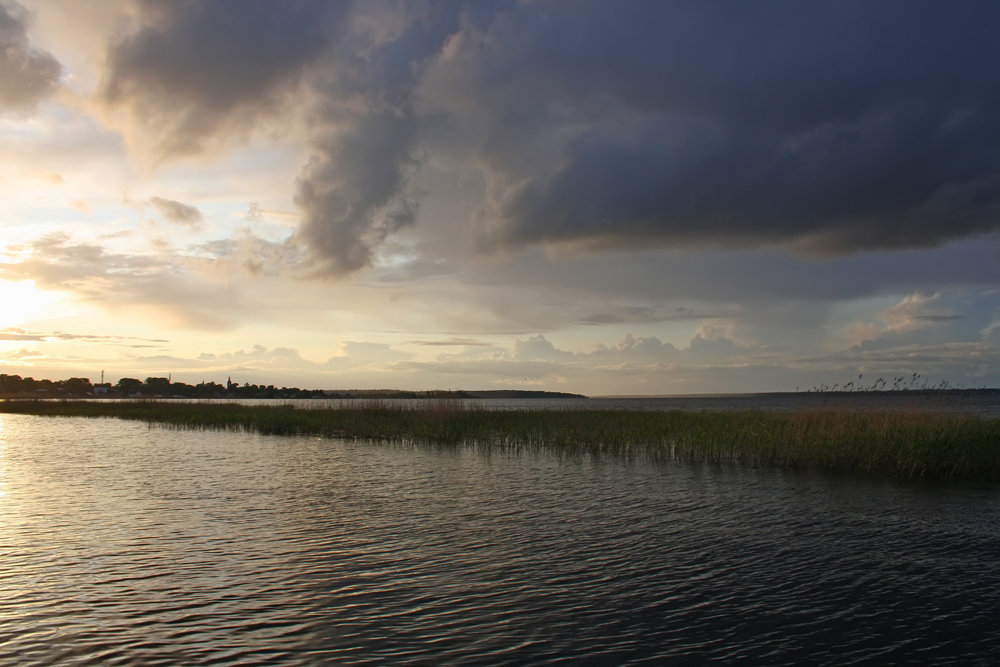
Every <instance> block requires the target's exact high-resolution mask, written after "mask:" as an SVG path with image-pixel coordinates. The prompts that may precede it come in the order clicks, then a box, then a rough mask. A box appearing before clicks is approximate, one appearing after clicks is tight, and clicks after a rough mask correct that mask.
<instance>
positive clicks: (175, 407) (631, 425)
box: [0, 401, 1000, 483]
mask: <svg viewBox="0 0 1000 667" xmlns="http://www.w3.org/2000/svg"><path fill="white" fill-rule="evenodd" d="M0 412H5V413H20V414H32V415H44V416H78V417H114V418H120V419H133V420H140V421H144V422H147V423H149V424H159V425H163V426H166V427H172V428H191V429H228V430H245V431H252V432H257V433H261V434H267V435H311V436H323V437H337V438H349V439H359V440H373V441H378V442H415V443H436V444H444V445H474V446H477V447H480V448H502V449H517V448H544V449H549V450H554V451H559V452H565V453H571V454H578V453H585V454H590V455H595V456H614V457H623V458H642V459H647V460H654V461H667V460H669V461H692V462H706V463H715V464H718V463H740V464H748V465H755V466H777V467H790V468H814V469H825V470H838V471H855V472H862V473H869V474H880V475H889V476H894V477H906V478H927V479H942V480H957V479H962V480H979V481H986V482H992V483H995V482H1000V420H995V419H979V418H975V417H964V416H955V415H943V414H932V413H919V412H917V413H914V412H889V413H858V412H843V411H836V412H835V411H802V412H798V413H770V412H679V411H665V412H639V411H626V410H619V411H616V410H608V411H604V410H528V411H512V410H490V409H483V408H478V407H471V408H470V407H465V406H463V405H462V403H461V402H460V401H442V402H437V403H433V404H431V405H429V406H426V407H420V408H415V407H391V406H386V405H385V404H384V403H378V402H373V403H372V404H371V405H369V406H365V407H344V408H340V409H295V408H292V407H290V406H244V405H234V404H219V403H214V404H192V403H169V402H153V401H145V402H144V401H138V402H124V401H105V402H97V401H5V402H0Z"/></svg>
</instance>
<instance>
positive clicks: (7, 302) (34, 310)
mask: <svg viewBox="0 0 1000 667" xmlns="http://www.w3.org/2000/svg"><path fill="white" fill-rule="evenodd" d="M58 300H59V297H58V296H57V295H54V294H52V293H51V292H45V291H43V290H39V289H37V288H36V287H35V281H33V280H19V281H16V282H14V281H9V280H0V328H6V327H13V326H16V325H18V324H24V323H26V322H27V321H29V320H31V319H33V318H36V317H39V316H40V315H43V314H44V313H45V312H46V310H47V309H49V308H50V307H51V306H52V305H53V304H54V303H55V302H56V301H58Z"/></svg>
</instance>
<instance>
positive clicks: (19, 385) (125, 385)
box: [0, 374, 328, 398]
mask: <svg viewBox="0 0 1000 667" xmlns="http://www.w3.org/2000/svg"><path fill="white" fill-rule="evenodd" d="M0 395H5V396H41V397H61V396H64V397H72V398H83V397H88V396H94V397H102V396H104V397H108V398H142V397H150V398H153V397H160V398H163V397H178V398H326V397H328V394H327V393H326V392H324V391H322V390H320V389H299V388H298V387H280V388H279V387H275V386H274V385H273V384H269V385H257V384H249V383H245V384H242V385H240V384H236V383H233V382H229V381H227V382H226V384H218V383H216V382H201V383H199V384H196V385H191V384H187V383H185V382H171V381H170V379H169V378H164V377H148V378H146V379H145V380H139V379H136V378H122V379H120V380H118V382H117V383H116V384H111V383H110V382H108V383H104V384H93V383H91V381H90V380H89V379H88V378H79V377H75V378H69V379H68V380H36V379H34V378H32V377H24V378H23V377H21V376H20V375H5V374H0Z"/></svg>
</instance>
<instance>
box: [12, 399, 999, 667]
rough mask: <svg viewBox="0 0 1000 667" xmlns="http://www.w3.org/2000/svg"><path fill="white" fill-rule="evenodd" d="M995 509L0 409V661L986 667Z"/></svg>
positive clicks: (697, 472) (898, 489)
mask: <svg viewBox="0 0 1000 667" xmlns="http://www.w3.org/2000/svg"><path fill="white" fill-rule="evenodd" d="M998 508H1000V492H997V491H996V490H991V489H975V488H958V489H956V488H950V489H946V488H935V487H927V486H920V485H914V484H898V483H887V482H878V481H872V480H863V479H850V480H845V479H840V478H837V477H832V476H822V475H816V474H799V473H793V472H787V471H768V470H751V469H740V468H712V467H710V466H680V465H677V466H673V465H666V466H663V465H661V466H652V465H640V464H634V463H633V464H625V463H615V462H608V461H591V460H588V459H586V458H581V459H578V460H565V459H558V458H555V457H551V456H548V455H546V454H544V453H539V452H520V453H517V452H510V453H507V454H497V453H495V452H494V453H493V454H491V455H489V456H486V455H483V454H481V453H477V452H476V451H474V450H458V451H455V450H451V449H435V448H419V447H379V446H375V445H367V444H364V443H344V442H339V441H335V440H317V439H315V438H266V437H262V436H256V435H251V434H233V433H186V432H178V431H167V430H160V429H156V428H153V429H150V428H147V427H146V426H143V425H138V424H130V423H122V422H97V421H87V420H74V419H43V418H38V417H29V416H20V415H0V557H2V559H3V560H2V562H3V568H0V646H2V651H0V664H4V665H6V664H10V665H14V664H17V665H24V664H38V665H44V664H67V663H69V664H102V665H105V664H107V665H117V664H136V663H141V664H152V665H156V664H180V663H183V664H195V665H197V664H246V663H264V662H266V663H275V664H321V663H345V662H350V663H359V664H364V663H381V662H393V663H403V664H406V663H418V664H428V663H434V664H439V663H440V664H470V663H471V664H523V663H525V662H535V663H537V662H552V663H557V662H570V663H572V664H578V663H581V662H584V663H597V664H643V663H663V662H686V663H699V662H704V661H708V660H723V661H727V662H728V661H747V662H753V663H762V664H779V663H780V664H787V663H789V662H794V663H802V662H806V663H831V662H836V663H838V664H840V663H844V664H850V663H854V662H894V663H899V662H911V663H920V664H924V663H927V662H932V661H950V662H961V663H963V664H989V663H990V662H991V659H992V657H993V656H995V655H997V654H998V652H1000V638H998V635H997V633H996V631H995V628H994V626H995V620H994V619H995V618H997V617H998V616H1000V614H998V612H1000V609H998V600H1000V530H998V528H1000V522H998V512H997V510H998Z"/></svg>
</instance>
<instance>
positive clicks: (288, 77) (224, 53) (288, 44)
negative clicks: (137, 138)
mask: <svg viewBox="0 0 1000 667" xmlns="http://www.w3.org/2000/svg"><path fill="white" fill-rule="evenodd" d="M133 4H134V5H135V7H136V10H137V11H136V15H137V17H138V19H137V21H138V23H137V25H136V26H135V27H134V29H133V30H132V31H130V32H127V33H126V34H123V35H122V36H120V38H119V39H118V40H117V41H116V42H115V43H113V44H112V45H111V46H110V48H109V51H108V55H107V63H106V70H105V74H104V79H103V81H102V84H101V89H100V91H99V95H98V97H99V99H100V100H101V101H102V102H103V103H105V104H107V105H109V106H112V107H118V108H124V109H126V110H127V111H128V112H129V113H130V115H131V117H132V119H133V121H134V122H135V123H136V124H138V126H139V127H140V128H142V130H143V132H144V135H143V136H144V137H145V138H146V140H147V141H148V142H149V143H150V144H151V148H152V150H153V152H154V153H156V154H157V155H158V156H161V157H170V156H174V155H183V154H193V153H198V152H201V151H202V150H204V149H205V148H206V147H207V146H209V145H211V144H212V143H213V141H214V140H216V139H218V138H219V137H220V136H225V135H228V134H231V133H234V132H236V133H240V132H246V131H247V130H249V129H251V128H253V127H254V126H255V125H256V123H257V122H258V121H259V120H260V117H261V116H262V115H269V114H273V113H276V112H278V111H279V110H280V108H279V106H280V102H281V101H282V99H283V95H284V94H286V93H288V92H289V91H290V90H292V89H294V87H295V85H296V84H297V83H298V81H299V77H300V76H301V74H302V71H303V69H304V68H305V67H306V66H307V65H309V64H310V63H312V62H313V61H314V60H315V59H316V58H317V57H318V55H319V54H320V53H322V52H323V51H324V50H325V49H327V48H328V47H329V43H330V41H331V40H332V39H335V36H336V32H337V31H336V23H337V20H338V18H339V16H340V15H341V14H342V13H343V12H344V11H345V9H346V7H347V5H346V3H344V2H339V3H334V2H326V1H325V0H297V1H295V0H293V1H290V2H280V3H277V2H269V1H267V0H204V1H203V0H179V1H177V2H160V1H158V0H133Z"/></svg>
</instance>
